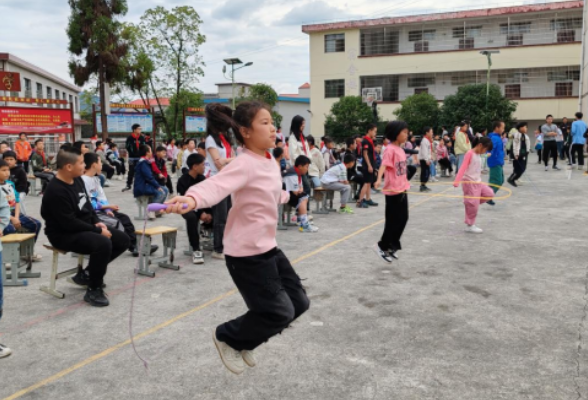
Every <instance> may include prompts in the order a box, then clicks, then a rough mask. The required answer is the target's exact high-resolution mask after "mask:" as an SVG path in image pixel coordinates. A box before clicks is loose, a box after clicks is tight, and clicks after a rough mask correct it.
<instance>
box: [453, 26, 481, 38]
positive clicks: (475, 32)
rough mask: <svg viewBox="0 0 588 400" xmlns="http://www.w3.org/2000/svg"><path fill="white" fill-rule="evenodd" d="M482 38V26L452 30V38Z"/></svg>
mask: <svg viewBox="0 0 588 400" xmlns="http://www.w3.org/2000/svg"><path fill="white" fill-rule="evenodd" d="M480 36H482V25H479V26H466V27H463V26H462V27H459V28H453V38H454V39H458V38H463V37H466V38H475V37H480Z"/></svg>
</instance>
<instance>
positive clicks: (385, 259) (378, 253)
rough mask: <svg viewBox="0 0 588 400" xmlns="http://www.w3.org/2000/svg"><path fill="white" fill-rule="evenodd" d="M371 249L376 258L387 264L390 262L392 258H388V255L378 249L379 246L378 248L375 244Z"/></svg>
mask: <svg viewBox="0 0 588 400" xmlns="http://www.w3.org/2000/svg"><path fill="white" fill-rule="evenodd" d="M373 249H374V252H375V253H376V254H377V255H378V257H380V258H381V259H382V260H384V261H386V262H387V263H391V262H392V257H390V254H388V253H387V252H385V251H384V250H382V249H380V246H378V244H377V243H376V244H375V245H374V247H373Z"/></svg>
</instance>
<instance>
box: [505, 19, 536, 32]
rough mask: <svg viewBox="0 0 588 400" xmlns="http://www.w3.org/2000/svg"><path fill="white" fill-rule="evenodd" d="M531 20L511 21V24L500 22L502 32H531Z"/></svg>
mask: <svg viewBox="0 0 588 400" xmlns="http://www.w3.org/2000/svg"><path fill="white" fill-rule="evenodd" d="M530 32H531V22H530V21H528V22H511V23H510V24H500V34H501V35H510V34H517V33H520V34H522V33H530Z"/></svg>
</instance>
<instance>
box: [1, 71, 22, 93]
mask: <svg viewBox="0 0 588 400" xmlns="http://www.w3.org/2000/svg"><path fill="white" fill-rule="evenodd" d="M0 90H7V91H9V92H20V74H19V73H18V72H7V71H0Z"/></svg>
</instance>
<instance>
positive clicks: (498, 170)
mask: <svg viewBox="0 0 588 400" xmlns="http://www.w3.org/2000/svg"><path fill="white" fill-rule="evenodd" d="M503 133H504V122H503V121H495V122H494V123H493V124H492V133H490V134H489V135H488V138H489V139H490V140H492V153H491V154H490V157H488V167H489V168H490V176H489V178H488V182H489V183H492V184H493V185H495V186H492V191H494V193H495V194H496V192H498V191H499V190H500V187H501V186H502V184H503V183H504V169H503V168H504V144H503V142H502V134H503ZM487 204H489V205H491V206H493V205H495V204H496V203H494V200H490V201H488V202H487Z"/></svg>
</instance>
